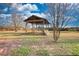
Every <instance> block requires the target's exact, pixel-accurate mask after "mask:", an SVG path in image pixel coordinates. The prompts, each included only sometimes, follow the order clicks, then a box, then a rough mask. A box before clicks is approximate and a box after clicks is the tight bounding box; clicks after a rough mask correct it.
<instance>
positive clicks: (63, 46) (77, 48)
mask: <svg viewBox="0 0 79 59" xmlns="http://www.w3.org/2000/svg"><path fill="white" fill-rule="evenodd" d="M51 33H52V32H51ZM0 55H15V56H27V55H28V56H53V55H55V56H67V55H68V56H71V55H79V32H61V35H60V38H59V40H58V42H57V43H54V42H53V37H52V36H46V35H26V34H24V33H20V32H17V33H14V32H0Z"/></svg>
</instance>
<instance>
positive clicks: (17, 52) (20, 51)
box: [11, 47, 31, 56]
mask: <svg viewBox="0 0 79 59" xmlns="http://www.w3.org/2000/svg"><path fill="white" fill-rule="evenodd" d="M30 52H31V49H30V48H28V47H20V48H16V49H13V50H12V51H11V55H13V56H27V55H29V54H30Z"/></svg>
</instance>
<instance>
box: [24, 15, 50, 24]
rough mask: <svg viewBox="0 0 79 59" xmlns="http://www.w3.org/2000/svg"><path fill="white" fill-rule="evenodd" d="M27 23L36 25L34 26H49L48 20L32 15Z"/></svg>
mask: <svg viewBox="0 0 79 59" xmlns="http://www.w3.org/2000/svg"><path fill="white" fill-rule="evenodd" d="M24 22H27V23H34V24H49V22H48V20H47V19H45V18H42V17H39V16H36V15H32V16H30V17H28V18H27V19H25V20H24Z"/></svg>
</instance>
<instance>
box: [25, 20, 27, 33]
mask: <svg viewBox="0 0 79 59" xmlns="http://www.w3.org/2000/svg"><path fill="white" fill-rule="evenodd" d="M25 30H26V32H27V22H26V25H25Z"/></svg>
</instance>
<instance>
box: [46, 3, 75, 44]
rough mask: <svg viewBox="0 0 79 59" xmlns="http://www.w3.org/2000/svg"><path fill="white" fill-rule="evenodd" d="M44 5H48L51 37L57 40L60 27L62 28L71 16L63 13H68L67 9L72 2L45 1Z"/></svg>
mask: <svg viewBox="0 0 79 59" xmlns="http://www.w3.org/2000/svg"><path fill="white" fill-rule="evenodd" d="M46 5H47V6H48V11H47V13H49V16H50V19H51V20H52V25H53V38H54V41H55V42H57V40H58V39H59V37H60V30H61V28H64V27H65V26H66V25H67V24H68V22H69V21H70V19H72V18H73V17H71V16H67V17H66V16H65V14H67V13H69V11H68V10H69V9H71V8H72V6H73V4H72V5H71V4H66V3H47V4H46Z"/></svg>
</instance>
